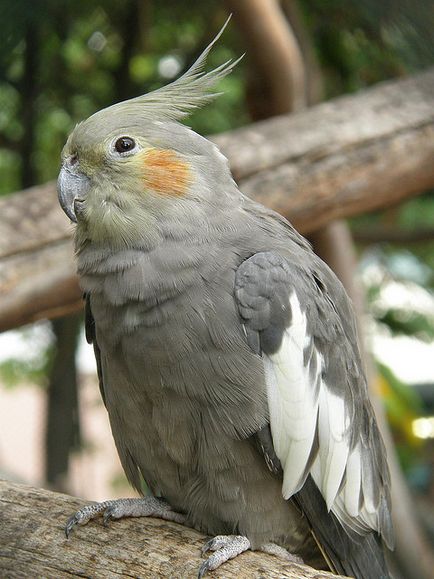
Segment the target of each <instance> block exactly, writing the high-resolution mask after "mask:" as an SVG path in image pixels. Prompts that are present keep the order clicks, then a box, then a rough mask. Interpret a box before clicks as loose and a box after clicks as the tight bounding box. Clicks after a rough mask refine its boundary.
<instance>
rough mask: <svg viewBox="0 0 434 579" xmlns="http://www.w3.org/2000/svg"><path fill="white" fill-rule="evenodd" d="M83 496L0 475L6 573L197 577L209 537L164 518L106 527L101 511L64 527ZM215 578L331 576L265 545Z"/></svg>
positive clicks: (16, 578) (13, 578) (11, 576)
mask: <svg viewBox="0 0 434 579" xmlns="http://www.w3.org/2000/svg"><path fill="white" fill-rule="evenodd" d="M83 504H84V501H81V500H80V499H76V498H73V497H69V496H67V495H61V494H57V493H52V492H50V491H46V490H42V489H34V488H31V487H27V486H24V485H20V484H14V483H10V482H7V481H0V520H1V525H0V576H1V577H7V578H8V579H25V578H28V577H44V579H50V578H53V579H54V578H55V579H63V578H66V577H68V578H71V577H87V578H96V577H97V578H98V579H115V578H120V577H134V578H135V579H149V578H151V577H152V578H154V577H164V578H166V579H169V578H173V579H190V578H194V579H195V578H196V576H197V571H198V568H199V565H200V563H201V547H202V546H203V544H204V542H205V537H204V536H203V535H200V534H199V533H197V532H196V531H194V530H192V529H188V528H187V527H183V526H182V525H177V524H175V523H169V522H166V521H161V520H159V519H153V518H149V519H123V520H120V521H115V522H112V523H111V524H110V525H109V527H104V526H103V524H102V522H101V519H99V520H98V521H93V522H91V523H89V524H88V525H87V526H85V527H79V528H78V529H76V530H75V532H74V534H73V535H72V537H70V539H69V540H68V539H66V538H65V534H64V531H63V528H64V525H65V522H66V520H67V518H68V517H69V516H70V515H71V514H73V513H74V512H75V511H76V510H77V509H78V508H80V507H82V506H83ZM209 576H210V578H211V577H212V578H215V579H219V578H220V579H223V578H226V579H231V578H233V579H242V578H249V579H259V578H261V579H263V578H265V577H267V579H273V578H275V579H278V578H279V579H285V578H286V579H303V578H305V579H309V578H310V579H327V578H330V579H332V578H333V577H335V578H336V577H337V575H333V574H331V573H326V572H324V571H316V570H314V569H312V568H311V567H307V566H304V565H296V564H288V563H284V562H282V561H280V560H279V559H277V558H275V557H272V556H271V555H266V554H264V553H252V552H247V553H243V554H242V555H240V556H239V557H237V558H236V559H234V560H232V561H229V562H228V563H226V564H225V565H224V566H223V567H222V568H221V569H220V570H217V571H214V572H212V573H210V575H209Z"/></svg>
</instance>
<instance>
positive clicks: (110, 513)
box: [102, 508, 113, 527]
mask: <svg viewBox="0 0 434 579" xmlns="http://www.w3.org/2000/svg"><path fill="white" fill-rule="evenodd" d="M112 519H113V509H110V508H108V509H106V510H105V511H104V515H103V517H102V522H103V524H104V527H108V525H109V523H110V521H111V520H112Z"/></svg>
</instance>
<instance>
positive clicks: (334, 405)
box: [263, 292, 379, 533]
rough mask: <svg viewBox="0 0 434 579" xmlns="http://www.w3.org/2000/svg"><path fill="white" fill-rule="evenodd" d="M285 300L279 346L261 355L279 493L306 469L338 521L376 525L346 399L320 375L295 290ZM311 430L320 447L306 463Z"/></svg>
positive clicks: (298, 482) (294, 485)
mask: <svg viewBox="0 0 434 579" xmlns="http://www.w3.org/2000/svg"><path fill="white" fill-rule="evenodd" d="M289 305H290V308H291V312H292V319H291V323H290V326H289V327H288V328H287V329H286V331H285V334H284V336H283V339H282V343H281V346H280V349H279V351H278V352H276V353H275V354H271V355H264V357H263V360H264V367H265V377H266V385H267V396H268V405H269V411H270V427H271V434H272V438H273V445H274V450H275V452H276V455H277V457H278V458H279V460H280V462H281V465H282V468H283V472H284V478H283V486H282V494H283V497H284V498H285V499H289V498H290V497H291V496H292V495H293V494H295V493H296V492H298V491H299V490H300V488H301V487H302V486H303V484H304V482H305V480H306V477H307V475H308V474H309V472H310V473H311V475H312V477H313V479H314V481H315V483H316V485H317V486H318V488H319V489H320V491H321V493H322V495H323V497H324V499H325V501H326V504H327V508H328V510H329V511H330V510H331V511H332V512H333V513H334V514H335V515H336V516H337V517H338V519H339V520H340V521H341V522H342V523H344V524H346V525H347V526H350V527H351V528H353V529H354V530H355V531H357V532H358V533H364V532H366V531H367V530H369V529H375V530H379V521H378V513H377V508H376V505H375V501H374V492H373V489H372V476H370V475H369V473H368V472H363V467H362V465H363V460H362V454H361V453H362V452H363V450H362V449H361V445H360V443H358V444H357V445H356V446H355V447H354V448H353V449H352V450H350V428H351V423H350V417H349V415H348V411H347V408H346V407H345V402H344V400H343V398H341V397H340V396H338V395H337V394H334V392H333V391H332V390H331V389H330V388H329V387H328V386H327V384H326V383H325V381H324V379H323V377H322V370H323V363H324V361H323V359H322V356H321V354H320V353H319V352H318V351H317V350H316V348H315V347H314V346H313V344H312V337H311V336H309V335H308V332H307V322H306V314H305V313H304V312H303V311H302V310H301V307H300V302H299V300H298V297H297V295H296V293H295V292H293V293H292V294H291V296H290V298H289ZM316 433H317V436H318V444H319V450H318V453H317V455H316V457H315V459H314V460H313V462H312V464H311V465H310V461H311V459H312V456H311V454H312V452H314V451H315V449H314V448H313V446H314V444H315V435H316ZM309 465H310V466H309ZM370 466H371V465H370ZM365 470H369V468H368V469H366V468H365Z"/></svg>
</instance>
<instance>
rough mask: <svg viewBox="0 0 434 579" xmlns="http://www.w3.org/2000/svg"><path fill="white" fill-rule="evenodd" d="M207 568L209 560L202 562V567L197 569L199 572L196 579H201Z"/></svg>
mask: <svg viewBox="0 0 434 579" xmlns="http://www.w3.org/2000/svg"><path fill="white" fill-rule="evenodd" d="M209 568H210V564H209V560H208V559H207V560H206V561H204V562H203V563H202V565H201V566H200V567H199V572H198V574H197V579H202V577H203V576H204V575H206V574H207V573H208V571H209Z"/></svg>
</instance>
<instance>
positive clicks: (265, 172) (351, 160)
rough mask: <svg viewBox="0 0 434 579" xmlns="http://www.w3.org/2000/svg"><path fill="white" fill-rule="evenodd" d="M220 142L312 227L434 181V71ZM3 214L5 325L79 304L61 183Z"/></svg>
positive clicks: (25, 196)
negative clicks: (61, 205)
mask: <svg viewBox="0 0 434 579" xmlns="http://www.w3.org/2000/svg"><path fill="white" fill-rule="evenodd" d="M213 140H214V141H215V142H216V143H217V144H218V145H219V147H220V148H221V150H222V152H223V153H224V154H225V155H226V156H227V157H228V159H229V161H230V165H231V168H232V171H233V174H234V176H235V178H236V179H237V181H238V182H239V184H240V187H241V189H242V190H243V192H244V193H246V194H247V195H249V196H251V197H252V198H254V199H257V200H259V201H261V202H263V203H264V204H265V205H269V206H270V207H273V208H274V209H276V210H277V211H279V212H281V213H283V214H284V215H286V216H287V217H288V218H289V219H290V220H291V221H292V223H293V224H294V225H295V226H296V227H297V228H298V229H299V230H300V231H301V232H303V233H309V232H312V231H314V230H316V229H318V228H319V227H321V226H322V225H324V224H326V223H328V222H329V221H331V220H333V219H336V218H341V217H349V216H352V215H356V214H359V213H364V212H367V211H371V210H374V209H380V208H382V207H387V206H390V205H392V204H393V203H397V202H399V201H400V200H402V199H405V198H407V197H409V196H411V195H416V194H418V193H422V192H424V191H426V190H427V189H429V188H431V187H434V163H433V159H434V69H430V70H428V71H427V72H424V73H422V74H419V75H417V76H415V77H411V78H407V79H405V80H394V81H390V82H386V83H381V84H380V85H378V86H375V87H373V88H371V89H369V90H366V91H363V92H360V93H358V94H356V95H352V96H346V97H342V98H338V99H335V100H333V101H329V102H326V103H323V104H320V105H317V106H315V107H313V108H311V109H308V110H306V111H303V112H300V113H297V114H294V115H287V116H281V117H274V118H272V119H269V120H266V121H261V122H259V123H254V124H253V125H250V126H248V127H246V128H242V129H239V130H236V131H231V132H230V133H226V134H222V135H218V136H217V137H214V139H213ZM0 216H1V217H0V293H1V294H2V300H1V301H0V331H3V330H6V329H10V328H13V327H16V326H19V325H22V324H25V323H28V322H31V321H34V320H36V319H39V318H43V317H55V316H58V315H61V314H63V313H67V312H70V311H74V310H76V309H78V308H79V307H81V306H80V303H81V300H80V290H79V288H78V284H77V280H76V278H75V275H74V271H75V269H74V265H73V258H72V245H71V240H70V237H71V233H72V228H71V226H70V225H69V224H68V221H67V219H66V217H65V215H64V214H63V213H62V212H61V210H60V208H59V206H58V203H57V199H56V192H55V185H54V183H49V184H47V185H44V186H40V187H35V188H33V189H29V190H27V191H25V192H22V193H20V194H15V195H14V196H10V197H6V198H3V199H1V200H0Z"/></svg>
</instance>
